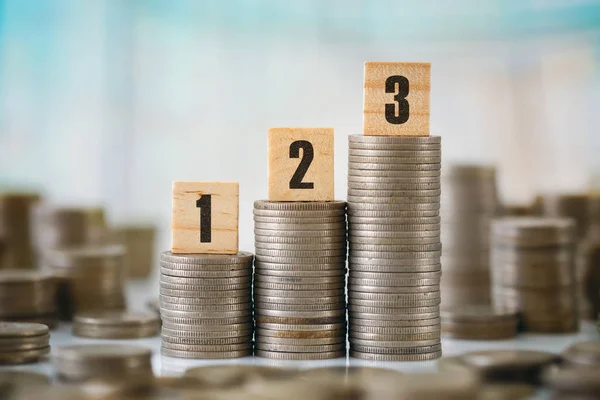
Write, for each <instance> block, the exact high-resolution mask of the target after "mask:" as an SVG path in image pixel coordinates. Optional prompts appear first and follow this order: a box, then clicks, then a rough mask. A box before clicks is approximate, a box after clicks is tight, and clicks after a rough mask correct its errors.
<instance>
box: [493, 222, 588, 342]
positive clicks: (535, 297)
mask: <svg viewBox="0 0 600 400" xmlns="http://www.w3.org/2000/svg"><path fill="white" fill-rule="evenodd" d="M574 232H575V223H574V222H573V220H572V219H567V218H550V217H512V218H508V217H507V218H500V219H498V220H494V222H493V224H492V257H491V263H492V282H493V289H492V290H493V295H494V304H495V305H496V306H497V307H499V308H508V309H511V310H515V309H516V310H518V311H519V312H520V317H521V323H522V328H523V329H524V330H526V331H530V332H573V331H576V330H577V329H578V328H579V318H578V312H577V296H576V287H577V286H576V281H575V267H574V256H573V243H574Z"/></svg>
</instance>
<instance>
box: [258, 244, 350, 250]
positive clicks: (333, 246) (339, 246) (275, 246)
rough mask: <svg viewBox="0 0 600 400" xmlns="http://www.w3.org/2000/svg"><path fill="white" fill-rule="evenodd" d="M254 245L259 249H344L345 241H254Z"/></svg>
mask: <svg viewBox="0 0 600 400" xmlns="http://www.w3.org/2000/svg"><path fill="white" fill-rule="evenodd" d="M254 246H255V247H256V249H257V250H259V249H261V250H287V251H320V250H338V249H346V243H345V242H337V243H310V244H296V243H264V242H254Z"/></svg>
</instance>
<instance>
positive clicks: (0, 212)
mask: <svg viewBox="0 0 600 400" xmlns="http://www.w3.org/2000/svg"><path fill="white" fill-rule="evenodd" d="M39 200H40V196H39V195H38V194H36V193H0V233H1V235H2V236H3V237H4V240H5V249H4V257H3V258H2V259H0V261H2V262H3V264H2V265H0V268H33V267H35V265H36V257H35V251H34V249H33V245H32V234H31V228H30V225H31V221H30V217H31V211H32V209H33V208H34V207H35V206H36V204H37V203H38V202H39Z"/></svg>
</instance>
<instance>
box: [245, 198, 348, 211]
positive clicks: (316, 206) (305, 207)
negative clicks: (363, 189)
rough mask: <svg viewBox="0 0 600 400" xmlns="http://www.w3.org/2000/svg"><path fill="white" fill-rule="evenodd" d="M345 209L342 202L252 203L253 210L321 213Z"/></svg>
mask: <svg viewBox="0 0 600 400" xmlns="http://www.w3.org/2000/svg"><path fill="white" fill-rule="evenodd" d="M345 208H346V202H344V201H311V202H301V201H295V202H285V201H268V200H257V201H255V202H254V209H255V210H289V211H322V210H340V209H345Z"/></svg>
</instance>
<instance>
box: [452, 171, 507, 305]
mask: <svg viewBox="0 0 600 400" xmlns="http://www.w3.org/2000/svg"><path fill="white" fill-rule="evenodd" d="M441 199H442V200H441V216H442V225H441V228H442V229H441V230H442V232H441V237H442V243H444V254H443V255H442V265H443V266H444V276H443V277H442V284H441V289H442V293H443V296H442V307H444V308H446V307H460V306H465V305H486V304H487V305H489V304H491V302H492V300H491V288H490V260H489V258H490V253H489V249H490V224H491V222H492V219H493V218H494V217H495V216H496V215H497V212H498V208H499V204H498V200H497V193H496V170H495V169H494V168H493V167H486V166H479V165H463V164H456V165H448V166H447V167H444V171H443V173H442V197H441Z"/></svg>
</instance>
